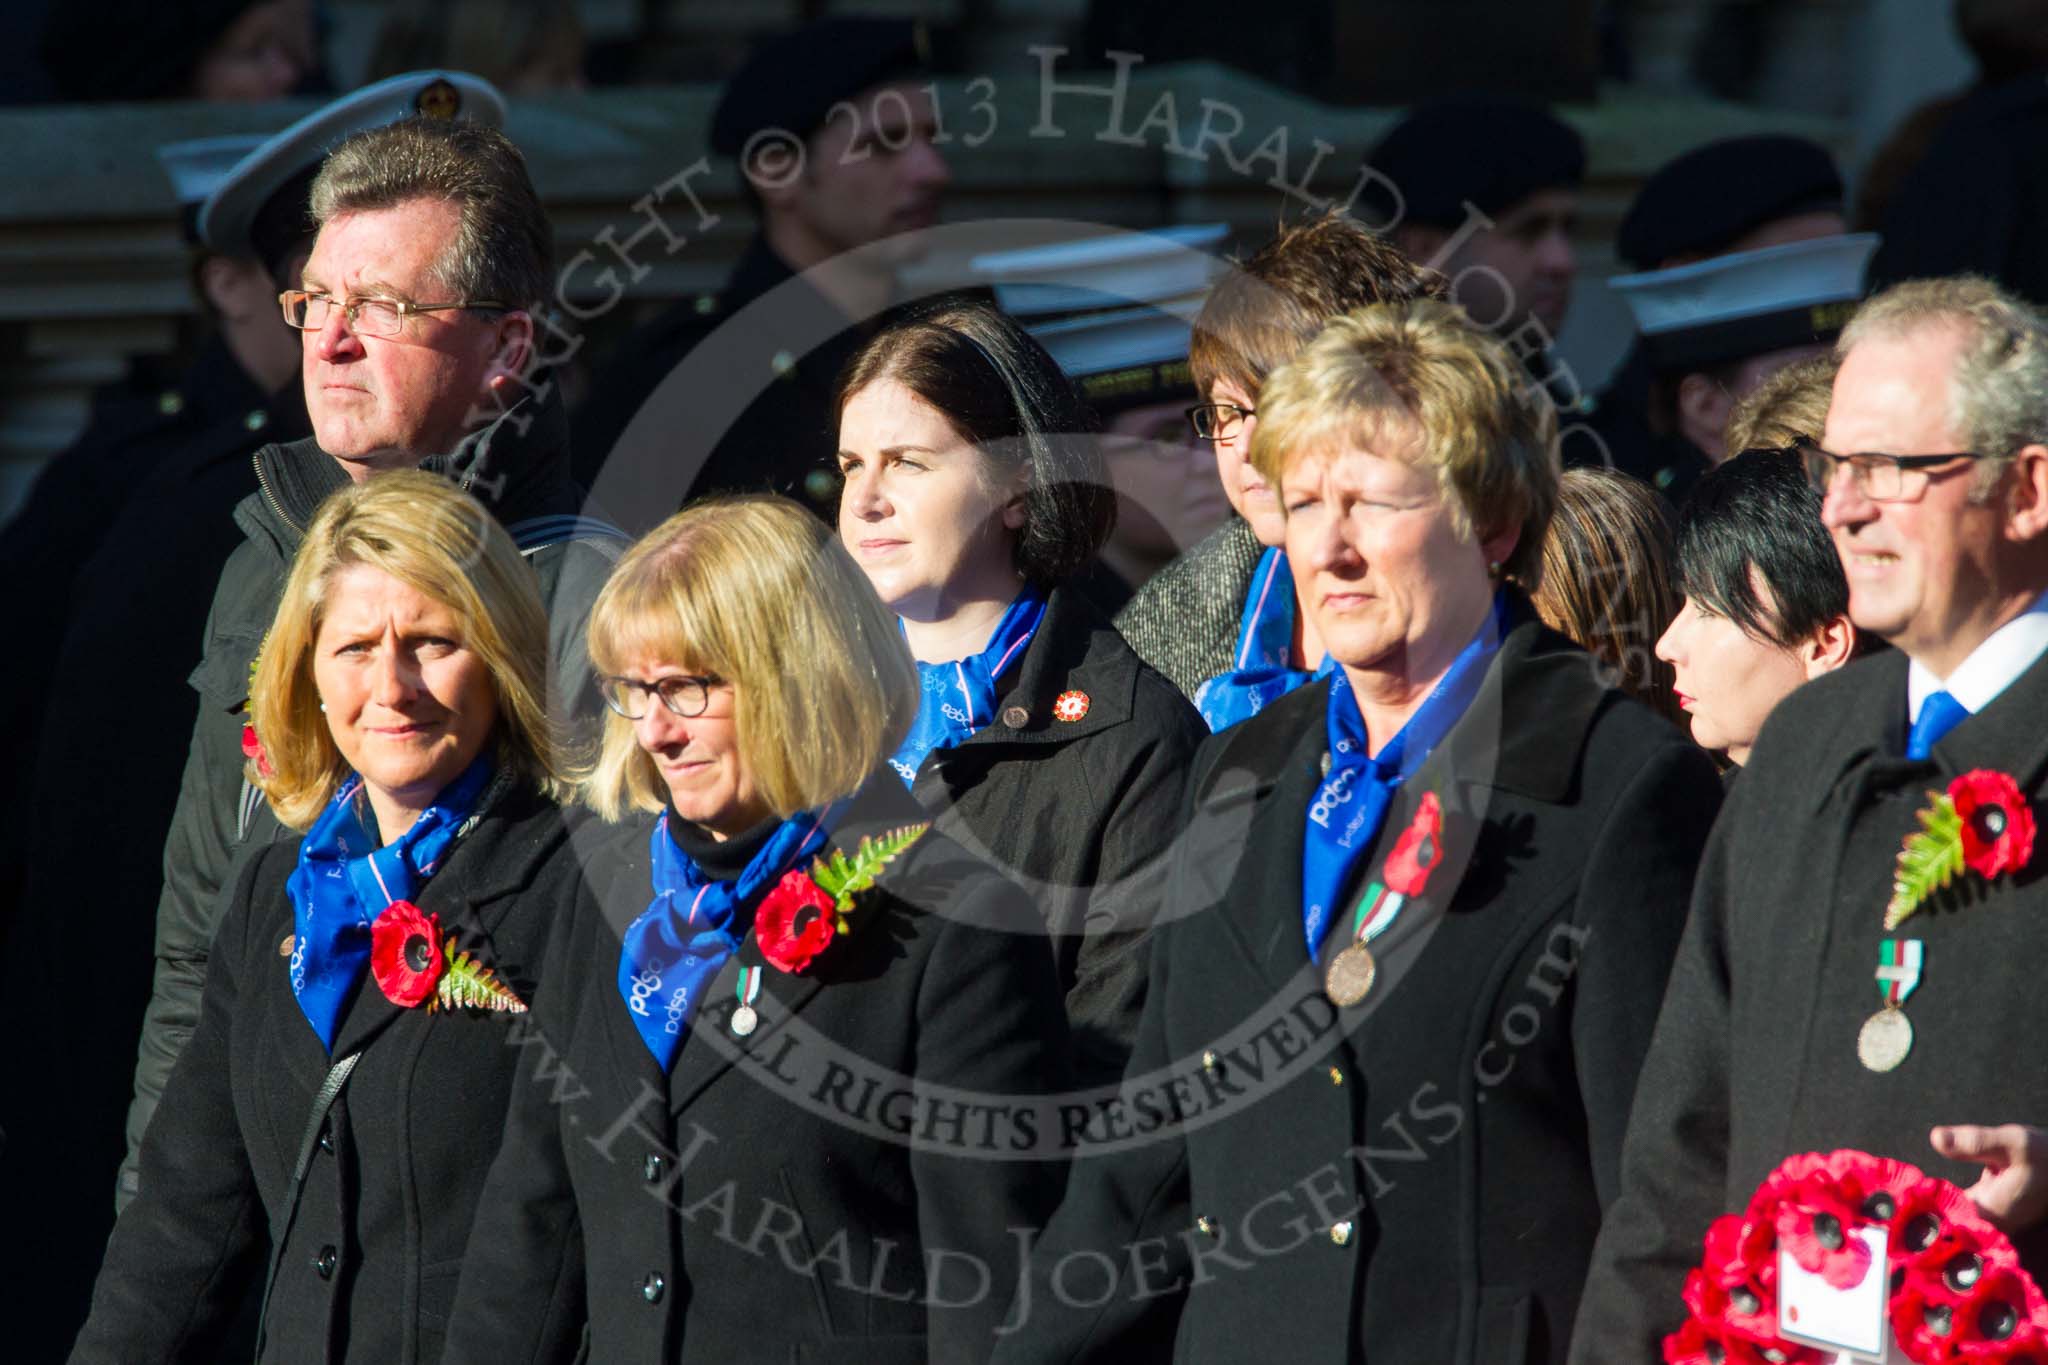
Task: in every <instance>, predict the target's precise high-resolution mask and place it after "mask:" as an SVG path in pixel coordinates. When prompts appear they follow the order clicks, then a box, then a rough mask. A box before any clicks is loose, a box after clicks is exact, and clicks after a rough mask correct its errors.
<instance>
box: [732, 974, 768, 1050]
mask: <svg viewBox="0 0 2048 1365" xmlns="http://www.w3.org/2000/svg"><path fill="white" fill-rule="evenodd" d="M762 970H763V969H762V968H760V967H742V968H740V979H739V981H738V983H737V984H736V985H735V986H734V987H733V995H734V996H735V997H737V998H738V1000H739V1002H740V1007H739V1008H738V1009H736V1010H734V1011H733V1012H732V1031H733V1033H734V1034H736V1035H737V1036H739V1037H741V1038H744V1037H746V1036H747V1035H748V1034H750V1033H752V1032H753V1031H754V1030H755V1029H756V1028H758V1027H759V1026H760V1023H761V1016H760V1015H758V1014H756V1013H754V1001H755V999H756V998H757V997H759V996H760V994H761V972H762Z"/></svg>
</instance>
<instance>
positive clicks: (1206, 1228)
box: [1195, 1213, 1216, 1237]
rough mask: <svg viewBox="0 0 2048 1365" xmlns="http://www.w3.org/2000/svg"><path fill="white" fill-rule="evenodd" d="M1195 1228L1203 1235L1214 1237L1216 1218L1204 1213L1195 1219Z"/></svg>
mask: <svg viewBox="0 0 2048 1365" xmlns="http://www.w3.org/2000/svg"><path fill="white" fill-rule="evenodd" d="M1195 1229H1196V1231H1198V1232H1200V1233H1201V1234H1202V1235H1203V1236H1205V1237H1214V1236H1215V1235H1216V1220H1215V1219H1214V1218H1211V1217H1210V1216H1209V1215H1208V1214H1206V1213H1205V1214H1203V1215H1202V1216H1201V1217H1200V1218H1197V1219H1196V1220H1195Z"/></svg>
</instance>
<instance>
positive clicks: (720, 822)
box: [444, 497, 1067, 1365]
mask: <svg viewBox="0 0 2048 1365" xmlns="http://www.w3.org/2000/svg"><path fill="white" fill-rule="evenodd" d="M590 647H591V655H592V658H593V659H594V660H595V662H596V664H597V668H598V671H599V673H600V675H601V676H600V679H599V685H600V687H601V689H602V691H603V693H604V697H605V701H606V703H607V705H609V706H610V707H611V709H612V712H613V716H612V719H611V720H610V722H609V726H608V728H607V730H606V733H605V740H604V751H603V754H602V756H601V757H600V758H599V760H598V762H597V765H596V768H595V770H594V772H593V773H592V775H591V777H590V779H589V782H588V786H587V790H588V792H589V796H590V800H591V801H592V802H593V804H596V805H599V806H600V807H602V808H604V809H606V810H607V811H608V812H610V813H612V814H615V815H617V816H619V817H620V818H621V819H623V820H624V821H625V823H623V824H621V825H618V826H616V827H615V828H613V829H610V830H603V829H593V830H592V831H591V832H590V838H589V841H588V843H587V844H586V846H585V856H586V858H587V859H588V863H589V868H590V884H591V887H592V890H593V893H594V894H592V895H591V896H589V897H587V898H586V899H584V900H582V901H580V902H579V903H578V904H577V906H576V909H575V912H574V913H573V914H572V915H571V916H570V917H568V918H567V920H566V921H565V923H564V925H563V928H562V930H561V932H559V933H558V934H557V935H556V937H555V938H554V939H553V940H552V941H551V942H550V945H549V949H548V956H547V960H546V962H545V964H544V966H543V969H542V970H543V975H544V977H545V979H546V981H547V983H548V992H547V994H546V996H545V997H544V998H543V999H542V1001H541V1002H540V1004H539V1005H538V1006H537V1008H536V1011H535V1019H536V1022H537V1023H538V1025H539V1035H538V1038H539V1040H542V1041H544V1042H545V1044H546V1047H545V1049H544V1051H545V1052H546V1055H547V1056H548V1058H549V1059H550V1060H549V1062H548V1063H547V1064H546V1065H545V1066H544V1067H537V1068H536V1070H535V1072H534V1076H533V1084H532V1085H530V1086H522V1087H520V1088H519V1089H518V1091H517V1093H516V1094H515V1097H514V1099H513V1102H512V1105H511V1107H510V1109H509V1111H508V1114H507V1118H506V1123H507V1135H506V1146H505V1150H504V1152H503V1154H502V1155H501V1156H500V1157H499V1159H498V1163H497V1165H496V1167H495V1168H494V1169H493V1170H492V1172H491V1184H490V1187H489V1188H488V1190H487V1191H486V1193H485V1197H484V1205H485V1211H484V1213H483V1214H482V1215H481V1216H480V1218H479V1220H478V1224H477V1232H476V1237H475V1240H474V1243H473V1246H472V1250H471V1253H470V1257H469V1259H468V1261H467V1262H466V1263H465V1265H464V1267H463V1280H462V1286H461V1289H460V1291H459V1292H458V1295H457V1304H456V1310H455V1318H454V1321H453V1323H452V1324H451V1326H450V1329H449V1330H450V1336H449V1340H450V1343H451V1344H450V1348H449V1353H448V1355H447V1356H446V1357H445V1358H444V1359H445V1361H446V1362H447V1365H460V1363H462V1362H474V1363H475V1365H500V1362H503V1361H506V1360H521V1361H535V1362H539V1361H561V1362H568V1361H570V1360H572V1359H585V1358H588V1359H591V1360H608V1361H609V1360H622V1361H623V1360H669V1361H681V1362H686V1365H694V1362H700V1361H701V1362H713V1361H725V1360H796V1359H811V1358H813V1357H814V1356H815V1357H816V1358H819V1359H832V1360H842V1359H843V1360H861V1361H870V1360H873V1361H885V1360H886V1361H906V1362H907V1361H913V1360H915V1361H940V1360H946V1361H951V1360H983V1359H986V1358H987V1356H988V1354H989V1352H990V1350H992V1349H993V1347H994V1344H995V1340H996V1329H997V1327H998V1326H999V1325H1000V1324H1001V1322H1002V1321H1003V1310H1004V1306H1005V1304H1006V1303H1007V1300H1008V1290H1007V1288H1006V1286H1009V1285H1013V1284H1015V1283H1016V1274H1017V1270H1018V1262H1019V1259H1020V1257H1021V1251H1020V1248H1019V1245H1018V1242H1017V1239H1016V1237H1015V1236H1014V1235H1013V1231H1012V1230H1013V1229H1018V1228H1029V1227H1036V1226H1041V1225H1042V1223H1043V1220H1044V1219H1045V1217H1046V1216H1047V1215H1048V1214H1049V1213H1050V1211H1051V1207H1052V1204H1053V1203H1054V1202H1055V1201H1056V1199H1057V1197H1058V1193H1059V1182H1060V1172H1059V1168H1058V1167H1057V1166H1055V1165H1053V1164H1051V1163H1049V1162H1045V1161H1042V1160H1034V1159H1032V1157H1033V1156H1034V1153H1033V1152H1032V1150H1031V1149H1032V1147H1033V1145H1034V1144H1035V1143H1036V1141H1037V1140H1038V1136H1037V1134H1036V1133H1035V1132H1033V1131H1029V1130H1028V1120H1027V1124H1026V1125H1025V1126H1020V1125H1017V1124H1013V1123H1011V1122H1010V1121H1009V1120H1008V1119H1007V1118H1004V1119H1002V1120H1001V1121H1000V1122H999V1123H997V1125H996V1127H994V1128H990V1129H989V1130H988V1136H987V1137H986V1138H983V1137H982V1136H980V1127H979V1123H978V1121H977V1124H976V1127H975V1129H974V1132H973V1134H972V1135H970V1134H969V1130H967V1129H964V1128H963V1129H961V1130H960V1131H961V1135H962V1136H961V1139H960V1140H958V1141H956V1140H953V1139H952V1138H951V1137H950V1136H945V1134H948V1133H950V1132H951V1129H950V1128H948V1127H947V1126H946V1125H947V1124H948V1122H949V1119H948V1116H949V1115H965V1114H967V1113H968V1112H969V1111H972V1112H973V1113H975V1114H976V1115H986V1116H988V1117H989V1118H990V1119H991V1120H992V1121H994V1120H995V1119H996V1116H997V1114H998V1112H1000V1113H1001V1114H1004V1115H1008V1114H1010V1113H1011V1112H1013V1110H1015V1109H1017V1108H1020V1107H1021V1108H1028V1107H1029V1106H1028V1103H1026V1097H1029V1096H1034V1095H1039V1094H1042V1093H1043V1092H1044V1091H1046V1090H1047V1089H1049V1088H1051V1087H1054V1086H1057V1085H1059V1084H1061V1083H1062V1082H1063V1080H1064V1066H1065V1061H1066V1054H1067V1040H1066V1027H1065V1021H1064V1018H1063V1016H1062V1014H1061V1003H1060V992H1059V985H1058V981H1057V978H1056V977H1055V976H1054V973H1053V964H1052V959H1051V956H1050V954H1047V953H1045V952H1043V951H1041V950H1039V949H1038V946H1037V945H1036V944H1035V943H1033V942H1029V941H1027V940H1025V939H1022V938H1020V937H1019V935H1022V934H1027V933H1033V932H1034V931H1035V927H1036V926H1035V918H1034V914H1033V910H1032V907H1031V905H1030V904H1029V902H1027V901H1026V900H1025V899H1024V897H1023V895H1022V893H1021V892H1019V891H1018V890H1017V889H1016V888H1014V887H1013V886H1011V885H1010V884H1009V882H1007V881H1005V880H1004V879H1003V878H1002V877H1000V876H998V875H997V874H996V872H995V871H994V870H993V869H991V868H989V867H987V866H986V865H984V864H982V863H980V862H978V861H976V860H975V859H973V858H972V857H970V856H969V855H968V854H967V852H966V851H965V850H964V849H962V848H961V847H960V846H959V845H958V844H956V843H954V842H953V841H952V840H950V839H948V838H947V837H945V835H944V834H942V833H941V832H939V831H937V830H931V829H929V828H928V827H927V825H926V817H925V815H924V813H923V811H922V810H920V808H919V806H918V804H917V802H916V801H914V800H913V799H912V798H911V796H910V794H909V793H908V792H907V791H905V790H904V787H903V782H902V780H901V779H900V778H898V777H897V776H896V774H895V773H894V772H893V771H892V770H891V769H890V768H889V766H888V762H887V760H888V758H889V755H890V754H891V753H892V752H893V751H894V749H895V747H896V745H897V743H898V742H899V741H900V740H901V738H902V735H903V732H904V729H905V727H906V726H907V724H908V721H909V716H910V715H911V713H912V712H913V711H914V710H915V708H916V705H917V693H916V686H915V682H914V674H913V673H912V672H911V663H910V655H909V651H908V649H907V648H906V647H905V645H904V643H903V640H902V636H901V634H900V632H899V631H898V629H897V626H896V623H895V621H894V620H893V619H892V618H891V617H890V616H889V615H888V614H887V612H886V611H885V609H884V608H883V607H882V605H881V603H880V602H878V601H877V600H876V599H875V596H874V594H873V593H872V592H870V591H869V590H868V588H867V585H866V583H865V582H864V581H863V579H862V577H861V574H860V571H859V570H858V569H857V568H855V567H854V565H853V563H852V561H851V560H850V559H849V558H848V556H847V554H846V553H845V551H844V550H842V549H841V548H840V547H839V546H838V544H837V543H836V542H835V540H834V538H833V536H832V533H831V532H830V531H829V530H828V529H827V528H825V527H823V526H821V525H819V524H818V522H817V519H816V518H814V517H813V516H812V515H811V514H810V513H809V512H807V511H806V510H804V509H803V508H802V507H799V506H798V505H797V504H796V503H794V502H791V501H789V500H787V499H785V498H777V497H750V498H736V499H727V500H719V501H713V502H706V503H700V504H698V505H695V506H693V507H691V508H689V509H687V510H685V511H683V512H680V513H678V514H676V515H675V516H674V517H671V518H670V519H669V520H668V521H667V522H665V523H663V524H662V525H661V526H659V527H657V528H656V529H655V530H654V531H652V532H651V533H649V535H648V536H647V538H646V539H645V540H643V541H641V542H640V543H639V544H638V545H636V546H634V547H633V549H632V550H630V551H628V552H627V554H626V556H625V558H623V559H622V560H620V561H619V564H618V565H617V567H616V568H615V570H614V571H613V574H612V578H611V580H610V581H609V582H608V583H607V584H606V585H605V588H604V590H603V592H602V593H600V594H599V596H598V600H597V606H596V608H595V609H594V611H593V613H592V616H591V627H590ZM629 746H630V747H629ZM642 812H649V813H650V814H649V815H643V814H642ZM650 817H651V818H650ZM536 1055H538V1053H537V1054H536ZM564 1074H569V1075H573V1076H574V1077H575V1078H576V1084H575V1085H574V1086H572V1087H568V1088H566V1089H563V1088H558V1087H557V1085H556V1084H555V1081H556V1080H559V1078H560V1077H561V1076H562V1075H564ZM858 1093H865V1095H866V1096H867V1097H866V1098H858V1097H857V1094H858ZM878 1093H879V1094H880V1095H882V1096H883V1098H880V1099H877V1098H875V1096H876V1095H877V1094H878ZM622 1116H623V1117H622ZM892 1116H895V1117H892ZM935 1125H936V1126H935ZM607 1132H609V1133H611V1134H613V1135H614V1137H613V1138H612V1139H603V1138H601V1136H600V1135H602V1134H605V1133H607ZM984 1143H986V1144H991V1145H984ZM1047 1155H1051V1153H1050V1152H1048V1153H1047ZM686 1168H687V1169H686ZM721 1190H723V1191H726V1192H727V1193H726V1194H725V1195H723V1196H721V1195H717V1194H715V1193H713V1192H716V1191H721ZM719 1199H723V1200H724V1201H725V1208H726V1212H725V1213H724V1214H718V1215H713V1216H711V1217H708V1218H707V1217H705V1216H704V1212H705V1209H706V1201H707V1200H713V1201H716V1200H719ZM770 1210H772V1213H771V1212H770ZM736 1217H738V1218H744V1219H745V1220H746V1222H747V1224H748V1225H752V1224H753V1223H754V1220H755V1219H756V1218H757V1217H772V1218H773V1219H774V1220H775V1223H774V1225H775V1226H777V1227H779V1228H781V1229H782V1231H781V1232H779V1233H778V1234H777V1236H778V1238H786V1239H788V1240H787V1241H785V1242H784V1245H785V1246H789V1245H794V1244H798V1243H801V1244H803V1245H806V1246H808V1247H811V1248H814V1249H816V1250H815V1251H814V1252H813V1253H811V1254H812V1255H814V1256H816V1257H818V1258H829V1259H833V1261H834V1268H833V1269H832V1270H831V1271H830V1272H829V1273H826V1272H823V1271H820V1270H819V1269H818V1268H817V1267H818V1265H819V1264H820V1262H819V1261H818V1260H810V1262H809V1264H808V1266H806V1265H805V1264H804V1263H802V1262H797V1261H792V1262H790V1263H789V1264H788V1266H787V1267H786V1268H785V1266H784V1264H783V1263H782V1262H780V1261H772V1262H771V1261H763V1260H762V1259H761V1258H760V1256H759V1255H758V1254H757V1251H758V1246H757V1245H756V1244H752V1243H748V1242H745V1241H742V1240H741V1239H739V1238H736V1237H734V1236H733V1235H732V1219H733V1218H736ZM791 1275H794V1276H795V1278H790V1276H791ZM980 1275H987V1276H988V1277H989V1278H988V1279H986V1280H980V1283H979V1287H978V1288H976V1287H975V1281H976V1280H977V1279H978V1278H979V1276H980ZM885 1285H886V1287H884V1286H885Z"/></svg>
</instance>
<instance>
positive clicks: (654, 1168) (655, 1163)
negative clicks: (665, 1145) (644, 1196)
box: [640, 1152, 668, 1185]
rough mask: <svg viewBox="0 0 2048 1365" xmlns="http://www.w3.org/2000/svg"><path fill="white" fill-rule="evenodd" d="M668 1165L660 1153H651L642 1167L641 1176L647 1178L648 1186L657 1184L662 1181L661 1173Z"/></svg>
mask: <svg viewBox="0 0 2048 1365" xmlns="http://www.w3.org/2000/svg"><path fill="white" fill-rule="evenodd" d="M667 1165H668V1163H667V1162H665V1161H663V1160H662V1159H661V1154H660V1153H659V1152H649V1153H648V1154H647V1160H646V1162H645V1163H643V1164H642V1165H641V1167H640V1174H641V1175H643V1176H645V1177H646V1178H647V1183H648V1184H650V1185H652V1184H656V1183H657V1182H659V1181H660V1179H661V1173H662V1171H663V1170H664V1169H666V1167H667Z"/></svg>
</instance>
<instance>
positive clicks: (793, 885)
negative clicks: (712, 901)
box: [754, 823, 931, 975]
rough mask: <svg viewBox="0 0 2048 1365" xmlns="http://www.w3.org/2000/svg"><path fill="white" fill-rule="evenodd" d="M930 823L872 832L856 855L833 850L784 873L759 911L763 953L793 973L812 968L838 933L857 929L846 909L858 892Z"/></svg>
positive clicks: (756, 935)
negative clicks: (878, 833)
mask: <svg viewBox="0 0 2048 1365" xmlns="http://www.w3.org/2000/svg"><path fill="white" fill-rule="evenodd" d="M930 828H931V825H930V824H929V823H926V824H921V825H905V826H904V827H903V828H901V829H897V830H891V831H890V832H889V833H887V834H884V835H882V836H880V837H879V838H877V837H873V836H869V837H866V838H863V839H862V840H861V841H860V847H859V848H857V849H855V850H854V852H853V856H852V857H851V858H849V857H847V856H846V854H845V853H843V852H841V851H838V850H834V851H833V854H832V856H831V857H830V858H818V859H815V860H813V861H812V863H811V870H810V871H809V872H805V871H803V870H802V869H801V868H792V869H790V870H789V871H788V872H785V873H783V874H782V879H781V880H780V881H778V882H776V883H775V885H774V887H773V888H772V889H771V890H770V891H769V892H768V894H767V895H765V896H763V897H762V898H761V904H760V906H759V907H758V908H756V909H755V911H754V941H755V942H756V943H759V944H760V945H761V956H762V957H764V958H766V959H768V961H770V962H772V963H773V964H775V967H776V969H777V970H778V971H784V972H788V973H790V974H792V975H795V974H797V973H799V972H802V971H804V970H806V969H807V968H809V967H810V965H811V963H812V962H814V961H816V960H817V957H818V954H820V953H822V952H824V951H825V950H826V949H827V948H829V947H831V946H832V940H833V939H835V938H837V937H839V935H841V934H845V933H850V932H851V931H852V925H851V923H850V922H849V921H848V920H847V915H848V914H849V913H850V912H851V911H852V910H853V898H854V896H855V895H857V894H859V893H860V892H862V891H865V890H867V889H868V888H869V887H871V886H873V885H874V884H875V878H876V877H878V876H880V875H881V872H882V869H883V868H885V867H887V866H888V865H889V864H890V863H892V862H894V861H895V860H896V858H897V857H898V855H900V854H901V853H902V852H903V851H904V850H905V849H907V848H909V847H910V846H911V845H912V844H914V843H916V842H917V840H918V837H919V836H920V835H922V834H923V833H924V832H925V831H926V830H927V829H930Z"/></svg>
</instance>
